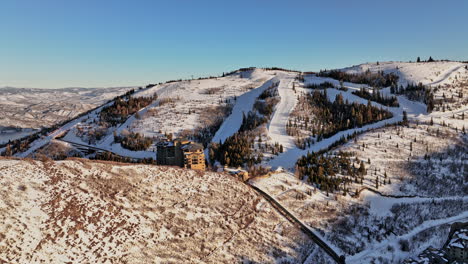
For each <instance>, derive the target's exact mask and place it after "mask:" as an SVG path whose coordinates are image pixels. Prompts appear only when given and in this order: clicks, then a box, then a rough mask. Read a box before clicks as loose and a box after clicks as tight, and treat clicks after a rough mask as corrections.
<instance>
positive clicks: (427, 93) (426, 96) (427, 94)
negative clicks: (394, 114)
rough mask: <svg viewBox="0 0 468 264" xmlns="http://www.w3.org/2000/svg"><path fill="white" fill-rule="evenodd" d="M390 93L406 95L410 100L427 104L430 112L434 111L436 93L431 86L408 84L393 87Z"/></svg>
mask: <svg viewBox="0 0 468 264" xmlns="http://www.w3.org/2000/svg"><path fill="white" fill-rule="evenodd" d="M390 91H391V92H392V93H395V94H402V95H405V96H406V97H407V98H408V99H409V100H412V101H419V102H423V103H425V104H426V105H427V111H428V112H431V111H432V110H433V109H434V106H435V101H434V93H433V92H432V90H431V88H430V87H429V86H426V85H423V84H422V83H419V84H414V83H408V84H407V85H406V86H403V85H400V86H398V85H392V86H391V87H390Z"/></svg>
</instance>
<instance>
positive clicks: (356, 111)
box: [287, 90, 393, 141]
mask: <svg viewBox="0 0 468 264" xmlns="http://www.w3.org/2000/svg"><path fill="white" fill-rule="evenodd" d="M305 97H306V98H305V99H306V100H307V102H308V103H309V105H310V106H311V109H312V114H313V115H314V116H315V118H314V119H313V120H309V119H308V118H307V119H305V120H303V121H305V124H304V125H303V124H302V123H301V124H300V125H299V126H301V127H302V128H304V129H307V130H309V131H311V132H312V135H313V136H315V135H317V141H321V140H322V139H323V138H329V137H331V136H333V135H334V134H336V133H337V132H339V131H343V130H347V129H351V128H355V127H362V126H363V125H366V124H370V123H374V122H377V121H381V120H384V119H387V118H391V117H392V116H393V115H392V114H391V113H390V112H388V111H386V110H384V109H381V108H377V107H375V106H372V104H371V103H370V101H368V103H367V105H364V104H358V103H356V102H353V103H351V104H350V103H348V102H347V101H344V100H343V96H342V95H341V94H337V95H336V98H335V101H334V102H333V103H332V102H330V101H329V100H328V96H327V91H326V90H324V91H323V92H321V91H319V90H315V91H314V92H313V93H312V94H310V93H307V94H306V95H305ZM297 121H298V120H295V121H294V122H292V121H291V120H290V121H289V123H288V124H287V129H288V128H295V127H298V124H297ZM309 122H310V123H309ZM290 130H292V129H290Z"/></svg>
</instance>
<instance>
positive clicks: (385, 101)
mask: <svg viewBox="0 0 468 264" xmlns="http://www.w3.org/2000/svg"><path fill="white" fill-rule="evenodd" d="M353 94H354V95H357V96H359V97H362V98H364V99H367V100H371V101H374V102H377V103H379V104H382V105H385V106H390V107H399V106H400V104H399V103H398V99H397V98H396V97H395V96H390V97H387V96H383V95H382V94H381V93H380V91H379V90H378V89H376V88H374V89H373V90H372V93H369V91H367V90H366V89H364V88H361V89H359V91H354V92H353Z"/></svg>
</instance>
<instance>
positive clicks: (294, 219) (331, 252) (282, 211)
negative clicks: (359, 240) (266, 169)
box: [247, 184, 346, 264]
mask: <svg viewBox="0 0 468 264" xmlns="http://www.w3.org/2000/svg"><path fill="white" fill-rule="evenodd" d="M247 185H249V186H250V187H252V188H253V189H254V190H255V191H257V192H258V193H259V194H260V195H262V196H263V197H264V198H265V199H266V200H267V201H268V202H269V203H270V204H271V205H272V206H273V207H274V208H275V209H276V210H277V211H278V212H279V213H280V214H281V215H283V216H284V217H285V218H286V219H287V220H288V221H290V222H291V223H292V224H294V225H296V226H299V228H300V229H301V230H302V231H303V232H304V233H305V234H306V235H307V236H309V238H310V239H312V240H313V241H314V242H315V243H316V244H317V245H318V246H319V247H321V248H322V249H323V250H324V251H325V252H326V253H327V254H328V255H329V256H330V257H331V258H332V259H333V260H335V262H336V263H338V264H345V263H346V258H345V256H344V255H341V256H340V255H338V254H337V253H336V252H335V250H333V249H332V248H331V247H330V246H329V245H328V244H327V243H326V242H324V241H323V240H322V239H321V238H320V237H319V236H318V235H316V234H315V233H314V232H313V231H312V230H311V228H310V227H309V226H307V225H306V224H304V223H303V222H302V221H301V220H299V219H298V218H297V217H295V216H294V215H293V214H292V213H291V212H289V211H288V210H287V209H286V208H284V206H282V205H281V204H280V203H279V202H278V201H277V200H276V199H274V198H273V197H271V196H270V195H269V194H268V193H266V192H264V191H263V190H261V189H260V188H258V187H257V186H255V185H253V184H247Z"/></svg>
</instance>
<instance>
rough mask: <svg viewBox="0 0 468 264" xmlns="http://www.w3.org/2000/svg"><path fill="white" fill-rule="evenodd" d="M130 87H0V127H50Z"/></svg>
mask: <svg viewBox="0 0 468 264" xmlns="http://www.w3.org/2000/svg"><path fill="white" fill-rule="evenodd" d="M130 89H132V88H131V87H121V88H63V89H34V88H12V87H4V88H0V112H1V113H2V115H1V116H0V127H1V126H4V127H21V128H41V127H49V126H51V125H53V124H56V123H60V122H62V121H65V120H68V119H71V118H73V117H75V116H77V115H78V114H80V113H82V112H86V111H88V110H89V109H92V108H95V107H97V106H100V105H102V104H103V103H105V102H106V101H108V100H110V99H112V98H114V97H116V96H118V95H121V94H123V93H125V92H126V91H128V90H130ZM0 132H1V131H0Z"/></svg>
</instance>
